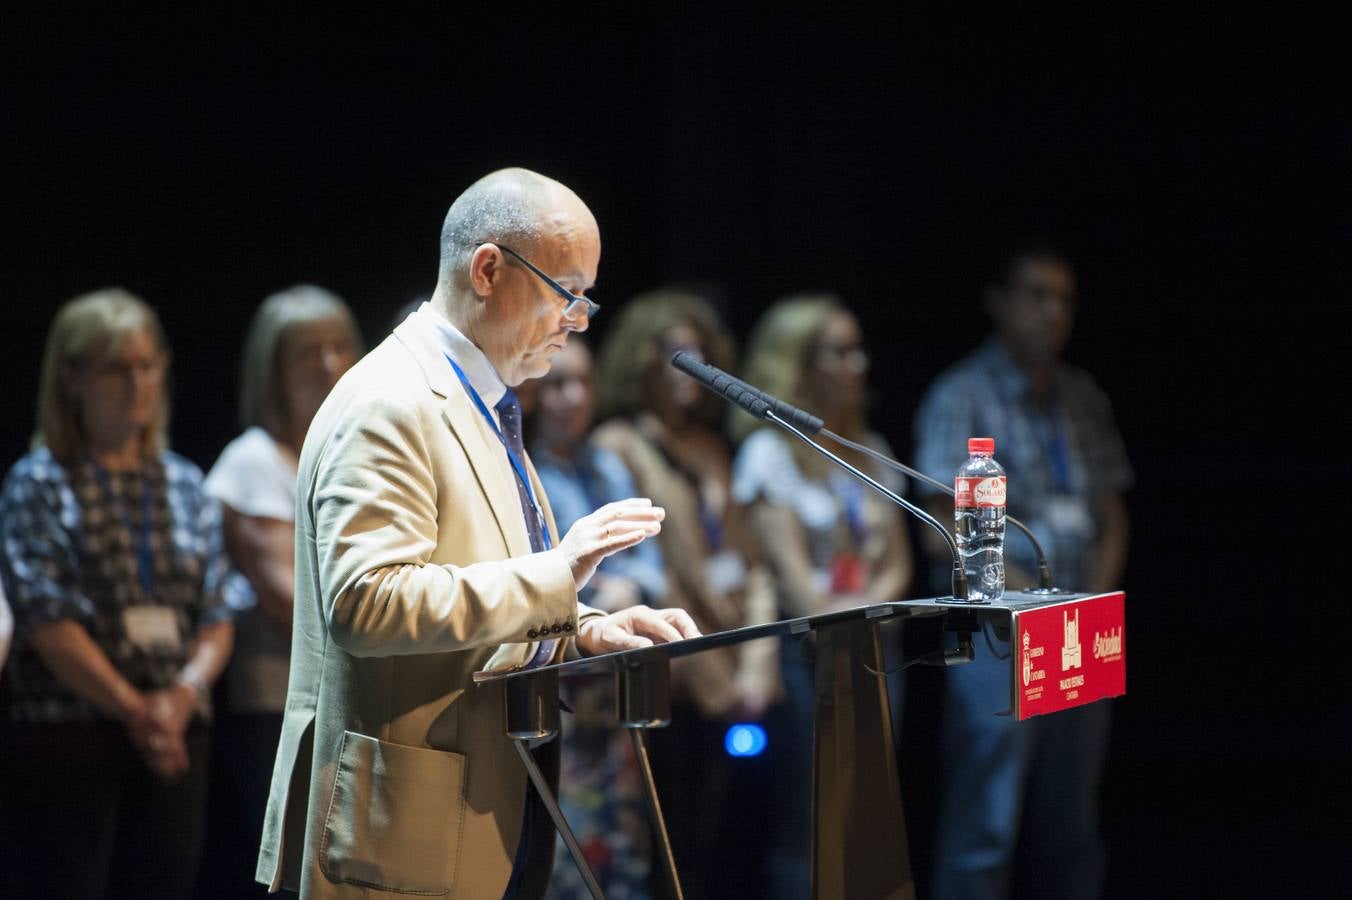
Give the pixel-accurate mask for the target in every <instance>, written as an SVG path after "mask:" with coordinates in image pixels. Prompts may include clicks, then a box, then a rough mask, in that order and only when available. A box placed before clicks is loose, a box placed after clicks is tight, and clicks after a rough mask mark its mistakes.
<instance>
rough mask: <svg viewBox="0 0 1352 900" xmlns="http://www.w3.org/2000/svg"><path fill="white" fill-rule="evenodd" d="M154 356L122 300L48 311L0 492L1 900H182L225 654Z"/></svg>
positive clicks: (204, 538)
mask: <svg viewBox="0 0 1352 900" xmlns="http://www.w3.org/2000/svg"><path fill="white" fill-rule="evenodd" d="M168 366H169V353H168V350H167V348H166V346H165V341H164V334H163V332H162V330H161V328H160V323H159V320H158V319H157V318H156V316H155V314H154V313H153V312H152V311H151V310H150V308H149V307H148V306H146V304H145V303H144V302H143V301H141V300H140V299H139V298H137V297H134V296H132V295H131V294H129V293H127V292H126V291H123V290H119V289H114V290H104V291H99V292H97V293H93V294H88V295H85V296H82V297H77V298H76V299H74V300H72V301H70V302H69V303H67V304H65V305H64V306H63V307H62V308H61V310H60V311H59V312H58V313H57V315H56V319H55V321H54V322H53V324H52V328H51V332H50V333H49V335H48V338H47V347H46V352H45V355H44V357H43V363H42V376H41V383H40V387H39V392H38V427H37V432H36V434H35V436H34V438H33V449H32V450H31V451H30V452H29V453H28V454H27V455H26V456H24V457H23V458H22V459H20V460H19V461H18V462H17V463H16V464H15V465H14V467H13V468H11V469H10V471H9V474H8V475H7V476H6V478H5V482H4V487H3V491H2V492H0V543H2V545H3V554H0V574H3V577H4V585H5V590H6V592H7V594H8V595H9V600H10V603H11V605H12V606H13V609H14V616H15V619H16V623H17V626H18V628H17V637H16V641H15V644H14V648H13V653H12V657H11V659H10V661H9V667H8V672H7V680H8V682H9V685H8V690H9V701H8V706H9V708H8V710H7V714H8V715H7V718H8V720H9V721H8V728H7V731H6V734H5V738H4V743H5V747H4V751H3V752H2V753H0V758H3V759H4V760H5V765H4V766H3V774H0V779H3V782H4V783H3V797H4V802H3V804H0V846H4V847H5V850H6V852H7V853H8V854H10V859H11V862H10V863H8V864H6V865H5V866H3V867H0V895H3V896H11V897H58V896H60V897H101V896H105V895H109V894H116V895H119V896H122V895H125V896H152V895H155V896H169V897H181V896H186V895H187V893H188V891H189V890H190V889H191V885H192V879H193V874H194V872H195V870H196V866H197V861H198V857H199V854H200V850H201V839H202V830H203V809H204V803H205V799H206V796H205V788H206V760H207V754H208V733H207V721H208V717H209V705H208V704H209V699H210V688H211V684H212V682H213V681H215V679H216V677H217V676H218V675H219V674H220V671H221V669H222V668H223V667H224V666H225V662H226V659H227V658H228V656H229V654H230V646H231V640H232V635H233V630H232V627H231V625H230V622H229V620H228V616H227V610H226V606H225V602H224V596H223V590H224V588H223V583H224V576H225V572H226V562H225V555H224V552H223V549H222V546H221V530H220V526H221V520H220V509H219V507H218V506H217V505H216V503H215V502H214V501H212V500H211V499H210V498H208V497H207V495H206V493H205V491H204V490H203V488H202V474H201V472H200V471H199V470H198V469H197V467H196V466H194V465H193V464H192V463H190V462H188V461H187V460H186V459H183V458H182V457H180V456H178V455H176V454H174V453H172V452H170V451H169V450H168V449H167V447H166V443H167V441H166V434H165V430H166V426H167V422H168V416H169V400H168V396H167V390H166V388H165V379H166V375H167V371H168Z"/></svg>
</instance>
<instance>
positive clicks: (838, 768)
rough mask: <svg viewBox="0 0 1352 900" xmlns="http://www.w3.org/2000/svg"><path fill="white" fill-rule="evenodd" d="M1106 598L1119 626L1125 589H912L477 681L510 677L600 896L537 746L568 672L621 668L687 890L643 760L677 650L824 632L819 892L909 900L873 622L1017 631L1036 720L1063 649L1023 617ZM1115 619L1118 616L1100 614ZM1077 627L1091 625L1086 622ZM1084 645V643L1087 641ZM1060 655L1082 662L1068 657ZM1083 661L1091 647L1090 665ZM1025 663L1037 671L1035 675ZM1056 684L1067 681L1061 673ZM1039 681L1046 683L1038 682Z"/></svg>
mask: <svg viewBox="0 0 1352 900" xmlns="http://www.w3.org/2000/svg"><path fill="white" fill-rule="evenodd" d="M1105 606H1109V607H1113V608H1114V609H1115V610H1116V614H1117V621H1118V624H1119V626H1120V619H1121V609H1122V594H1121V593H1116V594H1109V595H1096V596H1093V597H1091V596H1089V595H1086V594H1071V593H1058V594H1050V595H1049V594H1021V593H1011V594H1009V595H1008V596H1007V597H1006V598H1005V599H1004V600H1002V601H1001V602H999V603H987V604H974V603H962V602H955V601H953V600H951V599H944V598H936V599H929V600H905V601H898V602H894V603H882V604H877V605H874V606H861V607H856V608H854V609H848V610H841V611H836V612H831V613H824V614H822V615H818V616H810V617H806V618H799V619H787V620H784V621H781V622H771V623H768V624H765V625H754V626H749V627H746V628H737V629H733V630H730V631H724V632H719V633H717V634H711V635H704V636H702V637H699V638H692V639H689V640H684V641H677V642H675V643H672V644H660V645H657V646H653V647H645V648H642V649H639V650H626V651H622V652H617V653H607V654H603V655H601V656H593V657H588V658H585V659H577V660H571V661H568V662H562V663H556V664H554V665H550V666H541V667H539V668H536V669H526V670H516V671H511V672H479V673H476V675H475V676H474V680H475V682H476V683H478V684H479V685H481V686H486V685H499V686H500V687H501V688H502V690H503V717H504V730H505V731H506V733H507V735H508V737H510V738H511V739H512V741H513V742H514V743H515V745H516V748H517V752H518V754H519V755H520V757H521V762H522V765H524V766H525V768H526V772H527V774H528V776H529V777H530V779H531V781H532V783H533V784H534V785H535V789H536V790H537V791H538V792H539V794H540V797H541V799H542V800H543V801H544V803H545V806H546V807H547V808H548V810H549V814H550V816H551V818H552V819H553V821H554V825H555V827H556V828H557V829H558V831H559V834H560V836H561V837H562V838H563V841H564V843H565V844H566V845H567V847H568V850H569V853H570V854H571V855H572V858H573V861H574V862H575V863H576V865H577V867H578V869H579V871H580V872H581V873H582V876H583V879H584V880H585V881H586V883H587V886H588V888H589V890H590V891H591V892H592V895H593V896H594V897H597V898H600V897H602V896H603V894H602V892H601V888H600V886H599V885H598V884H597V882H596V879H595V876H594V875H593V874H592V872H591V870H590V868H589V867H588V865H587V862H586V860H585V859H584V858H583V855H582V851H581V849H580V848H579V846H578V843H577V840H576V838H575V837H574V836H573V833H572V830H571V828H570V827H569V826H568V822H567V820H566V819H565V818H564V816H563V813H562V811H561V810H560V809H559V805H558V800H557V798H555V796H554V793H553V791H552V790H551V788H550V786H549V785H548V783H547V782H546V780H545V778H544V776H543V774H542V773H541V772H540V769H539V767H538V766H537V765H536V764H535V760H534V758H533V757H532V756H531V754H530V748H531V747H534V746H538V745H539V744H542V743H545V742H547V741H551V740H554V739H556V738H557V737H558V733H559V678H560V677H561V676H570V677H571V676H580V675H593V676H594V675H598V674H605V673H611V674H613V675H614V678H615V690H616V710H617V712H618V720H619V724H621V725H623V726H625V727H626V728H628V729H629V733H630V736H631V739H632V740H633V743H634V754H635V757H636V759H637V761H638V765H639V771H640V774H641V776H642V781H643V786H644V793H645V795H646V797H647V801H648V808H649V813H650V814H651V816H652V821H653V830H654V834H655V836H656V838H657V848H656V849H657V851H658V856H659V858H660V860H661V864H662V866H663V868H664V869H665V871H666V874H667V877H668V879H670V881H671V884H672V886H673V889H674V894H675V896H677V897H682V896H683V894H682V892H681V888H680V877H679V873H678V871H677V868H676V862H675V859H674V857H673V855H672V852H671V843H670V840H669V839H668V836H667V829H666V823H665V821H664V819H663V817H662V806H661V798H660V797H658V795H657V789H656V786H655V783H654V780H653V773H652V767H651V764H650V763H649V759H648V748H647V735H646V732H647V730H648V729H650V728H660V727H663V726H665V725H667V724H668V723H669V722H670V720H671V694H670V684H671V672H670V662H671V660H672V659H674V658H677V657H680V656H687V655H689V654H692V653H701V652H704V651H706V650H711V649H714V648H716V647H726V646H730V645H733V644H739V643H742V642H743V641H749V640H755V639H757V638H767V637H781V636H784V635H804V636H806V635H809V634H811V635H813V636H814V638H815V642H816V653H815V662H814V669H815V694H816V712H815V722H814V734H813V763H812V785H811V791H810V796H811V803H812V860H811V871H812V896H813V897H815V898H855V897H858V898H869V900H872V898H878V900H909V898H913V897H914V896H915V885H914V882H913V880H912V877H911V864H910V856H909V852H908V849H907V842H906V822H905V817H904V814H903V808H902V802H901V787H900V781H899V776H898V771H897V763H896V755H895V748H894V746H893V739H892V733H893V732H892V721H891V711H890V707H889V706H888V697H887V684H886V678H885V676H884V675H883V674H881V673H883V671H884V662H883V652H882V645H881V643H880V640H879V636H878V629H877V627H876V626H877V625H878V624H879V623H880V622H881V621H883V620H888V619H895V618H896V617H902V618H915V617H931V616H944V617H946V618H947V619H948V620H949V624H950V626H951V627H955V628H958V629H962V630H968V631H971V630H977V629H979V628H981V627H983V626H984V625H985V624H986V623H990V624H991V625H993V627H995V628H1007V629H1009V632H1010V633H1011V634H1012V635H1015V642H1016V643H1018V642H1020V641H1022V645H1023V647H1024V648H1025V649H1026V651H1027V652H1026V653H1019V654H1015V653H1011V654H1010V660H1011V662H1010V665H1011V700H1012V709H1013V710H1014V711H1015V713H1016V714H1018V715H1019V718H1027V715H1038V714H1041V713H1042V712H1049V711H1054V709H1052V708H1050V706H1048V707H1047V708H1042V707H1041V706H1039V705H1038V704H1039V702H1041V701H1043V700H1044V699H1046V700H1056V699H1058V698H1057V697H1054V696H1053V692H1051V691H1050V690H1049V688H1050V687H1051V683H1049V682H1048V676H1047V675H1046V674H1045V672H1046V670H1045V669H1043V668H1037V667H1036V666H1030V664H1032V663H1033V662H1034V661H1035V659H1036V660H1043V659H1046V658H1050V659H1055V657H1048V653H1049V650H1048V648H1047V647H1046V645H1045V643H1044V644H1034V643H1033V642H1032V641H1033V638H1032V634H1033V631H1032V630H1026V629H1025V626H1028V628H1029V629H1031V627H1032V626H1033V625H1035V624H1036V625H1037V626H1038V627H1039V628H1043V627H1044V625H1045V623H1044V622H1042V621H1041V620H1042V619H1046V621H1052V620H1053V619H1055V621H1056V622H1058V623H1062V626H1063V632H1064V633H1065V634H1069V625H1068V624H1066V623H1069V622H1070V621H1071V618H1070V614H1071V611H1072V610H1073V611H1075V619H1074V621H1075V623H1076V627H1077V629H1083V627H1084V621H1085V620H1086V619H1091V620H1093V621H1096V622H1097V621H1099V618H1102V617H1101V616H1099V613H1102V612H1103V611H1104V610H1103V607H1105ZM1091 613H1092V615H1091ZM1109 619H1111V615H1108V617H1107V618H1104V619H1103V621H1108V620H1109ZM1078 634H1084V632H1083V631H1082V630H1081V631H1079V632H1078ZM1023 636H1028V640H1027V641H1024V640H1023ZM1113 640H1115V641H1116V644H1115V645H1112V644H1111V643H1110V642H1109V640H1108V639H1105V640H1103V641H1101V642H1100V643H1101V644H1102V645H1103V646H1115V647H1116V649H1117V653H1118V659H1117V660H1116V661H1115V662H1121V663H1122V666H1121V669H1122V672H1123V679H1125V657H1124V654H1123V653H1122V647H1123V646H1124V645H1123V643H1122V637H1121V629H1120V627H1119V630H1118V631H1117V633H1116V638H1115V639H1113ZM1079 643H1080V644H1081V645H1082V643H1083V642H1082V641H1080V642H1079ZM1035 647H1036V648H1038V649H1041V651H1042V652H1041V653H1039V654H1037V656H1036V657H1034V656H1033V655H1032V654H1033V650H1034V648H1035ZM1062 649H1064V647H1063V648H1062ZM1090 656H1091V658H1094V659H1102V658H1103V655H1102V654H1100V655H1099V656H1098V657H1094V656H1093V654H1092V653H1091V654H1090ZM1064 659H1065V661H1068V662H1074V660H1073V658H1072V657H1070V656H1066V657H1064ZM1083 659H1084V657H1083V654H1082V655H1081V657H1080V661H1081V665H1083ZM1111 664H1112V663H1109V665H1111ZM1025 672H1026V673H1028V674H1027V675H1026V676H1025V674H1024V673H1025ZM1037 672H1044V675H1043V676H1042V677H1040V678H1034V677H1033V676H1034V675H1035V674H1036V673H1037ZM1077 677H1081V676H1078V675H1072V676H1071V679H1070V680H1069V683H1072V684H1073V683H1074V680H1075V678H1077ZM1085 677H1087V676H1085ZM1054 683H1055V684H1058V685H1060V684H1064V683H1068V682H1067V679H1065V678H1060V679H1056V680H1055V682H1054ZM1097 683H1098V682H1096V684H1097ZM1124 684H1125V681H1124V680H1123V685H1124ZM1019 685H1022V687H1021V688H1020V687H1018V686H1019ZM1078 687H1079V689H1080V690H1079V691H1078V692H1076V690H1075V689H1074V688H1073V687H1072V689H1071V690H1069V691H1067V690H1061V691H1060V696H1059V702H1060V703H1061V704H1062V705H1060V706H1057V707H1056V708H1066V707H1067V706H1075V705H1080V704H1081V703H1086V702H1091V700H1093V699H1099V697H1098V696H1091V695H1092V694H1094V693H1095V692H1094V691H1093V690H1087V689H1085V685H1084V684H1083V683H1080V684H1079V685H1078ZM1037 688H1040V690H1035V689H1037ZM1113 689H1114V688H1112V687H1109V688H1108V690H1109V693H1104V694H1101V696H1112V695H1113V694H1112V693H1111V691H1112V690H1113ZM1123 690H1124V688H1123ZM1123 690H1117V691H1116V693H1122V692H1123ZM1067 693H1075V694H1076V696H1074V697H1071V698H1070V699H1069V700H1066V699H1065V697H1064V695H1065V694H1067ZM1044 705H1045V704H1044ZM991 712H992V714H995V713H997V712H999V711H998V710H992V711H991ZM1023 713H1027V715H1024V714H1023ZM790 787H792V786H790Z"/></svg>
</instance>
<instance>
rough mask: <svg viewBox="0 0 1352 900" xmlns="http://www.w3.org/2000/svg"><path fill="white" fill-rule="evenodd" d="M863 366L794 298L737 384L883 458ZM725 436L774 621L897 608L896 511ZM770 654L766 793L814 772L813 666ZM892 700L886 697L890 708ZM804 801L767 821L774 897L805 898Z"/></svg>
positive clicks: (851, 343)
mask: <svg viewBox="0 0 1352 900" xmlns="http://www.w3.org/2000/svg"><path fill="white" fill-rule="evenodd" d="M868 362H869V360H868V354H867V352H866V351H865V349H864V344H863V336H862V334H861V333H860V330H859V323H858V322H857V321H856V320H855V318H854V316H853V315H851V314H850V313H849V312H848V311H847V310H846V309H845V308H844V307H843V306H842V305H841V304H840V301H839V300H838V299H836V298H835V297H832V296H829V295H804V296H798V297H792V298H788V299H785V300H781V301H780V302H778V303H776V304H775V305H774V306H772V307H771V308H770V309H769V310H767V311H766V312H765V314H764V315H762V316H761V318H760V320H759V322H757V324H756V326H755V328H754V329H753V330H752V333H751V339H750V343H749V346H748V350H747V362H746V366H745V374H746V380H747V381H749V382H750V383H751V384H754V385H755V386H756V387H758V388H760V389H762V390H764V391H766V392H767V393H770V394H773V395H774V396H776V397H778V398H780V399H782V400H785V401H787V402H789V403H791V404H793V405H795V406H799V407H801V408H803V409H806V410H809V411H811V412H812V413H814V414H816V415H818V416H821V418H822V420H823V421H824V422H825V423H826V427H827V428H829V429H831V430H832V431H834V432H835V433H836V434H839V435H841V436H842V437H845V438H849V439H850V440H853V441H856V442H858V443H863V444H866V445H868V446H871V447H873V448H875V449H876V450H878V451H879V452H880V453H884V454H887V455H889V456H890V455H892V454H891V451H890V450H889V448H888V446H887V444H886V442H885V441H884V440H883V439H882V437H881V436H879V435H878V434H876V433H874V432H872V431H869V430H868V425H867V421H866V417H865V407H866V401H867V381H866V377H867V374H868ZM729 425H730V430H731V432H732V434H733V435H734V437H738V438H744V440H742V442H741V446H740V447H739V448H738V451H737V458H736V463H735V465H734V467H733V493H734V497H735V499H736V501H737V502H738V503H740V504H743V505H745V506H746V507H748V509H749V511H750V517H751V523H752V525H753V528H752V533H753V534H754V535H755V537H756V539H757V541H758V542H759V548H758V549H759V552H760V555H761V556H762V557H763V558H764V559H765V560H766V561H767V562H768V563H769V565H770V567H771V570H772V571H773V573H774V577H775V583H776V585H777V587H778V595H779V607H780V609H779V614H780V615H781V616H782V617H785V618H795V617H799V616H810V615H815V614H817V613H821V612H827V611H829V610H831V609H836V608H842V609H843V608H848V607H852V606H863V605H865V604H869V603H882V602H885V601H889V600H899V599H901V598H902V596H903V595H904V594H905V593H906V590H907V588H909V586H910V583H911V576H912V572H913V560H912V557H911V547H910V543H909V541H908V540H907V537H906V529H905V527H904V524H903V521H902V518H901V510H899V509H897V507H896V506H895V505H893V504H892V503H891V502H889V501H887V500H885V499H884V498H882V497H879V496H878V495H877V494H875V493H874V492H873V491H872V490H870V489H869V488H868V487H867V486H865V485H863V484H861V483H859V482H858V481H856V480H855V479H854V478H853V477H852V476H850V475H849V474H847V473H846V472H843V471H841V470H840V469H839V468H837V467H835V466H833V465H832V464H831V463H829V462H828V461H827V460H825V459H823V458H822V457H820V456H819V455H817V454H815V453H813V452H812V451H811V450H809V449H808V448H806V447H804V446H803V445H802V443H801V442H799V441H796V440H794V439H793V438H792V437H790V436H788V435H785V434H784V433H783V432H781V431H779V430H777V429H776V428H774V427H771V426H763V425H761V423H758V422H757V421H756V420H755V419H753V418H752V417H751V416H749V415H746V414H745V413H742V412H741V411H734V412H733V413H732V417H731V418H730V420H729ZM833 449H837V448H833ZM841 453H842V455H844V456H845V457H846V458H847V459H848V460H849V461H850V462H852V463H853V464H854V465H856V466H858V467H859V468H861V469H863V470H864V471H866V472H868V473H869V474H871V475H873V476H874V477H875V478H877V479H878V480H880V481H882V482H883V483H884V484H887V485H888V486H889V487H891V488H892V489H893V490H896V491H898V492H900V491H902V490H904V487H905V486H904V483H903V482H902V481H901V480H900V479H898V478H896V477H895V476H893V475H892V474H891V473H890V472H889V471H886V470H880V469H879V467H878V466H876V465H875V464H874V463H872V462H871V461H870V460H869V459H867V458H866V457H864V456H863V454H858V453H855V452H854V451H850V450H843V451H841ZM780 653H781V667H782V672H783V678H784V687H785V691H786V693H787V695H788V702H787V703H786V704H785V705H784V707H783V709H782V710H781V712H780V714H779V715H777V716H775V717H773V718H772V720H771V723H770V724H771V734H770V740H771V742H772V743H773V744H774V745H776V746H777V747H778V750H777V751H776V754H775V759H776V761H777V762H778V763H781V764H782V777H779V778H776V781H777V782H780V783H785V784H790V785H803V786H805V785H807V784H809V783H810V771H811V762H812V745H811V736H812V733H813V713H814V703H813V700H814V691H813V673H812V666H811V663H809V662H808V661H806V660H805V659H804V658H803V655H802V653H801V652H799V648H798V638H790V639H788V640H787V641H786V642H785V644H784V645H783V646H782V647H781V650H780ZM899 688H900V685H899V684H894V685H893V686H892V692H893V694H895V695H896V698H899V697H900V690H899ZM894 708H896V707H895V705H894ZM803 793H804V791H802V790H798V791H790V792H786V794H785V796H784V798H783V800H784V802H783V803H781V804H779V806H780V808H779V809H778V810H777V811H776V815H775V816H774V818H773V822H774V826H773V827H774V829H775V833H776V840H775V843H774V847H773V853H772V856H771V860H770V865H771V876H770V877H771V879H772V880H771V884H772V886H773V887H774V888H775V890H774V895H775V896H790V895H801V894H802V893H803V892H804V891H806V889H807V877H808V867H807V854H808V846H809V825H810V819H809V814H808V812H809V811H808V805H807V803H806V802H805V797H804V796H803Z"/></svg>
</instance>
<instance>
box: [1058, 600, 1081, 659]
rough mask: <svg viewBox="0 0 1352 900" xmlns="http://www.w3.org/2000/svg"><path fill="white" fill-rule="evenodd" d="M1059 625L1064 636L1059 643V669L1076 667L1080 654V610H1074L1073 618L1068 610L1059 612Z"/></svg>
mask: <svg viewBox="0 0 1352 900" xmlns="http://www.w3.org/2000/svg"><path fill="white" fill-rule="evenodd" d="M1061 627H1062V629H1063V630H1064V632H1065V637H1064V639H1063V641H1062V643H1061V671H1062V672H1064V671H1065V670H1066V669H1078V668H1079V667H1080V660H1081V658H1082V654H1081V652H1080V611H1079V610H1078V609H1077V610H1075V618H1073V619H1072V618H1071V617H1070V613H1069V612H1063V613H1061Z"/></svg>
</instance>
